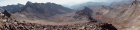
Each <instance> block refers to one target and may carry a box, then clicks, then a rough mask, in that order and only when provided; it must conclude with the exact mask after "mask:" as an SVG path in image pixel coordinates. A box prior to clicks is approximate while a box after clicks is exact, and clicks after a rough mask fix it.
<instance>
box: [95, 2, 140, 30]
mask: <svg viewBox="0 0 140 30" xmlns="http://www.w3.org/2000/svg"><path fill="white" fill-rule="evenodd" d="M139 5H140V3H139V1H133V2H132V3H130V4H123V5H120V6H118V7H109V6H101V7H99V8H98V9H94V12H95V13H94V18H95V19H98V20H99V21H102V22H108V23H112V24H113V25H114V26H115V27H117V29H119V30H127V29H130V30H132V29H135V30H139V29H140V28H139V23H140V22H139V15H140V14H139V13H140V12H139V8H140V6H139Z"/></svg>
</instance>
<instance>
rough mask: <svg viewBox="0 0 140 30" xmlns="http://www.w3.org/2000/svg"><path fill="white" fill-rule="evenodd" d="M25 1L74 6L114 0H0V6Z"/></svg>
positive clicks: (23, 2) (24, 2)
mask: <svg viewBox="0 0 140 30" xmlns="http://www.w3.org/2000/svg"><path fill="white" fill-rule="evenodd" d="M27 1H31V2H33V3H34V2H37V3H46V2H53V3H56V4H65V5H74V4H78V3H82V2H89V1H92V2H108V1H109V2H113V1H114V0H0V6H6V5H12V4H18V3H20V4H26V2H27Z"/></svg>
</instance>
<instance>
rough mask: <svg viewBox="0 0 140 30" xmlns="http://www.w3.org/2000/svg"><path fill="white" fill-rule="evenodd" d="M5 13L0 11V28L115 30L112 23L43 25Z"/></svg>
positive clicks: (20, 29) (24, 29) (8, 29)
mask: <svg viewBox="0 0 140 30" xmlns="http://www.w3.org/2000/svg"><path fill="white" fill-rule="evenodd" d="M5 12H7V11H5ZM7 13H8V12H7ZM7 13H0V30H117V29H116V28H115V27H114V26H112V24H107V23H98V22H87V23H82V24H71V25H43V24H37V23H30V22H26V21H21V20H16V19H13V17H11V18H6V17H7V16H5V17H3V16H4V15H9V13H8V14H7Z"/></svg>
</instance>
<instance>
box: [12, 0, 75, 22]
mask: <svg viewBox="0 0 140 30" xmlns="http://www.w3.org/2000/svg"><path fill="white" fill-rule="evenodd" d="M70 12H73V10H71V9H69V8H66V7H63V6H61V5H58V4H55V3H50V2H48V3H32V2H30V1H28V2H27V3H26V5H25V6H24V7H23V9H21V11H18V12H17V13H15V14H22V15H24V16H26V18H30V19H44V20H46V19H48V18H50V17H52V16H54V15H57V14H65V13H70Z"/></svg>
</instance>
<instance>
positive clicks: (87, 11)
mask: <svg viewBox="0 0 140 30" xmlns="http://www.w3.org/2000/svg"><path fill="white" fill-rule="evenodd" d="M83 12H85V13H92V12H93V11H92V10H91V9H90V8H88V7H85V8H84V9H83Z"/></svg>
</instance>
